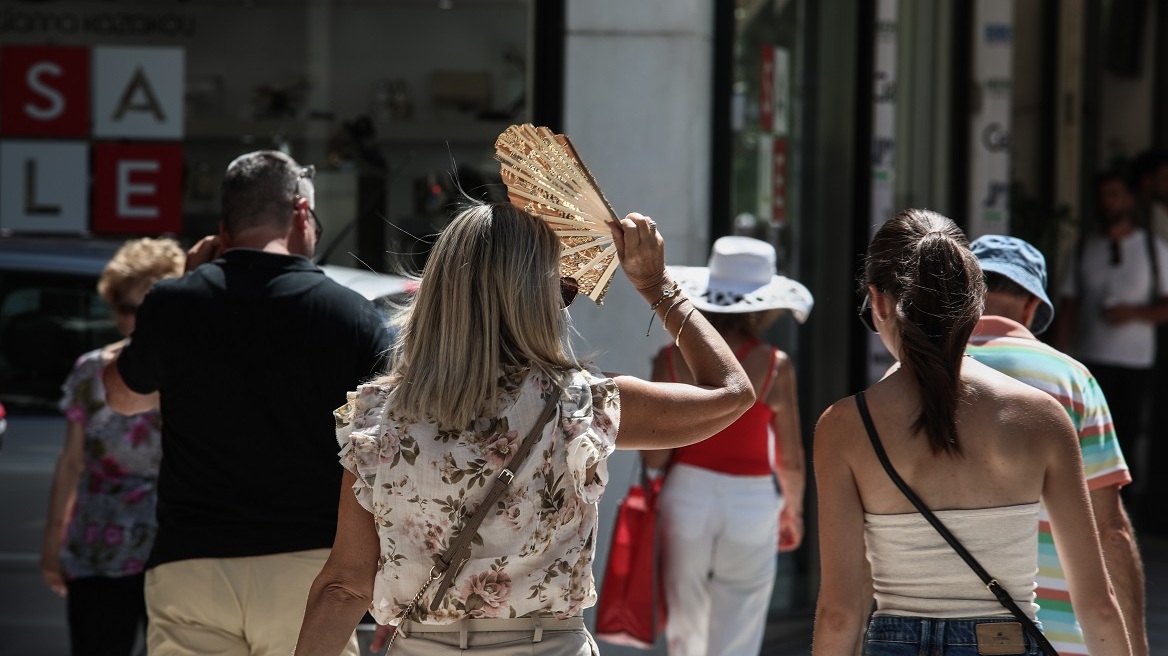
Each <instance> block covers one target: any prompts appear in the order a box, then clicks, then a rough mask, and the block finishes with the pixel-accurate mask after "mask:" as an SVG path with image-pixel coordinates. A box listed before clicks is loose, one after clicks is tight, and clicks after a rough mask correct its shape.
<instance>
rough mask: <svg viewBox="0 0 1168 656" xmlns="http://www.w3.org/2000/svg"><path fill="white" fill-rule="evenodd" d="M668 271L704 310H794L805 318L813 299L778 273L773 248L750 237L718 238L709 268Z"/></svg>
mask: <svg viewBox="0 0 1168 656" xmlns="http://www.w3.org/2000/svg"><path fill="white" fill-rule="evenodd" d="M668 269H669V274H670V275H671V276H673V279H674V280H676V281H677V284H678V286H680V287H681V289H682V290H683V291H684V292H685V294H686V296H688V297H689V298H690V300H691V301H693V304H694V305H695V306H697V308H698V309H699V310H702V311H703V312H724V313H743V312H760V311H762V310H776V309H784V310H790V311H791V313H792V314H793V315H795V319H796V320H797V321H798V322H799V323H803V322H804V321H806V320H807V315H808V314H810V313H811V308H812V307H813V306H814V305H815V300H814V299H813V298H812V297H811V292H809V291H807V288H806V287H804V286H803V285H801V284H799V283H798V282H797V281H795V280H791V279H790V278H786V277H783V276H780V275H776V274H775V248H774V246H771V245H770V244H768V243H767V242H765V241H762V240H759V239H753V238H751V237H722V238H720V239H718V240H717V241H715V242H714V249H713V251H712V252H711V253H710V266H709V267H690V266H671V267H668Z"/></svg>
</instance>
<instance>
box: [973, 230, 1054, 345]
mask: <svg viewBox="0 0 1168 656" xmlns="http://www.w3.org/2000/svg"><path fill="white" fill-rule="evenodd" d="M969 247H970V249H971V250H973V254H974V255H976V256H977V259H978V260H979V261H980V262H981V268H982V271H993V272H994V273H998V274H1001V275H1003V276H1005V277H1007V278H1009V279H1010V280H1012V281H1014V282H1015V283H1017V284H1018V285H1019V286H1020V287H1022V288H1023V289H1025V290H1026V291H1028V292H1030V293H1031V294H1034V295H1035V296H1037V297H1038V301H1039V303H1038V309H1037V310H1035V311H1034V322H1033V323H1032V324H1031V326H1030V330H1032V331H1033V332H1034V334H1035V335H1037V334H1039V333H1041V332H1042V331H1044V330H1046V329H1047V328H1048V327H1050V322H1051V321H1052V320H1053V319H1054V305H1052V304H1051V302H1050V297H1048V296H1047V295H1046V258H1045V257H1043V256H1042V253H1041V252H1039V250H1038V249H1037V248H1035V247H1033V246H1031V245H1030V244H1029V243H1028V242H1026V241H1023V240H1021V239H1018V238H1017V237H1008V236H1006V235H985V236H984V237H978V238H977V239H975V240H974V242H973V243H972V244H970V245H969Z"/></svg>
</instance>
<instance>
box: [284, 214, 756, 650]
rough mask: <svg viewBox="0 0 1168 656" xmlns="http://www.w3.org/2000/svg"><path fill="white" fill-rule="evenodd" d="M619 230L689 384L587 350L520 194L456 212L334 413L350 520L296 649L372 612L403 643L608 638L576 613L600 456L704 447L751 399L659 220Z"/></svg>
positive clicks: (583, 643) (591, 543) (339, 638)
mask: <svg viewBox="0 0 1168 656" xmlns="http://www.w3.org/2000/svg"><path fill="white" fill-rule="evenodd" d="M611 229H612V232H613V238H614V240H615V245H616V248H617V252H618V254H619V257H620V261H621V266H622V268H623V269H624V271H625V275H626V276H627V277H628V279H629V281H630V282H631V283H632V284H633V286H634V287H635V288H636V289H637V291H638V292H639V293H640V294H641V296H642V297H643V298H644V299H645V300H646V301H647V302H648V303H649V305H650V306H651V307H652V308H653V311H654V312H655V313H656V316H657V318H658V319H661V320H662V321H663V322H664V323H665V326H666V329H667V330H668V331H669V332H670V334H671V336H673V337H674V339H675V340H676V342H677V344H678V348H679V349H680V351H681V354H682V356H683V357H684V359H685V362H686V365H687V366H688V367H689V369H690V371H691V372H692V373H693V384H692V385H686V384H676V383H652V382H648V381H645V380H641V379H638V378H633V377H631V376H615V377H610V376H608V375H606V374H601V373H600V372H598V371H597V370H595V369H594V368H592V367H590V366H588V365H586V364H581V363H579V362H577V361H576V360H575V359H574V358H573V357H572V356H571V354H570V351H569V350H568V348H567V336H566V331H565V326H566V320H567V313H566V312H565V311H564V309H565V308H566V307H567V305H568V303H570V301H571V298H572V295H573V292H574V289H575V287H574V286H573V285H572V284H571V281H564V280H561V278H560V273H559V271H560V267H559V258H560V243H559V241H558V240H557V238H556V235H555V234H554V233H553V231H552V229H551V228H550V227H549V225H548V224H547V223H545V222H544V221H542V220H540V219H538V218H535V217H533V216H531V215H529V214H527V213H526V212H524V211H522V210H520V209H519V208H517V207H515V206H513V205H510V204H494V205H484V204H476V205H473V206H471V207H469V208H468V209H466V210H465V211H463V212H461V213H460V214H459V215H458V216H457V217H455V218H454V220H453V221H452V222H451V223H450V225H449V226H448V227H447V228H446V230H445V231H444V232H443V234H442V235H441V236H440V237H439V238H438V240H437V242H436V243H435V245H434V250H433V253H432V255H431V258H430V261H429V263H428V265H427V267H426V270H425V275H424V276H423V278H422V281H421V285H420V287H419V288H418V291H417V295H416V296H415V297H414V299H413V302H412V304H411V306H410V307H409V308H408V310H407V311H406V313H405V315H404V318H403V327H402V332H401V337H400V342H399V346H400V348H399V356H398V357H399V359H398V361H397V364H396V366H395V367H394V370H393V372H392V373H391V374H390V375H389V376H386V377H385V378H383V379H381V380H378V381H376V382H374V383H373V384H371V385H366V386H364V387H362V388H360V389H359V390H358V391H357V392H356V393H355V394H353V395H352V401H351V402H350V403H349V404H348V405H347V406H346V407H345V408H343V409H342V410H341V411H340V412H339V413H338V424H339V425H340V428H339V429H338V432H337V435H338V439H339V441H340V443H341V446H342V450H341V463H342V464H343V465H344V466H345V469H346V470H347V471H346V474H345V480H344V483H343V489H342V497H341V508H340V519H339V523H338V526H337V536H336V542H335V544H334V546H333V551H332V555H331V556H330V557H329V560H328V562H327V563H326V564H325V567H324V569H323V570H322V571H321V574H320V576H319V577H318V578H317V580H316V583H315V584H314V585H313V587H312V591H311V593H310V595H309V600H308V609H307V612H306V614H305V618H304V624H303V626H302V627H301V630H300V638H299V644H298V647H297V651H296V653H297V654H337V653H338V652H340V650H341V649H342V648H343V647H344V645H345V641H346V639H347V637H348V636H349V634H350V633H351V632H352V630H353V627H354V626H355V625H356V623H357V622H358V621H359V620H360V618H361V616H362V614H363V613H364V612H365V611H366V610H370V611H371V612H372V613H373V616H374V617H375V618H376V619H377V620H378V621H379V622H381V623H383V624H387V623H388V624H394V625H397V627H398V629H397V635H396V636H395V637H396V639H397V642H396V644H394V645H393V650H394V651H393V653H394V654H448V653H449V654H454V653H463V652H462V651H460V649H463V650H465V649H469V651H470V652H471V653H479V652H482V653H491V654H503V653H512V652H511V650H515V651H514V653H526V654H531V653H536V654H593V653H596V646H595V643H594V642H593V641H592V638H591V636H590V635H589V634H588V632H587V631H586V630H585V629H584V623H583V618H582V613H583V610H584V609H585V608H587V607H589V606H591V605H593V604H594V603H595V601H596V591H595V588H594V586H593V579H592V561H593V556H594V553H595V550H596V523H597V501H598V499H599V498H600V495H601V493H602V492H603V491H604V487H605V484H606V482H607V480H608V472H607V469H606V460H607V458H608V456H609V455H610V454H611V453H612V451H613V449H615V448H624V449H660V448H672V447H677V446H684V445H686V444H690V443H693V442H696V441H698V440H701V439H703V438H705V437H707V436H709V435H712V434H714V433H716V432H718V431H719V430H721V429H722V428H724V427H725V426H727V425H729V424H730V422H732V421H733V420H734V419H735V418H737V417H738V416H739V415H741V414H742V413H743V412H744V411H745V410H746V409H747V408H748V407H750V405H751V404H752V403H753V401H754V394H753V392H752V390H751V385H750V380H749V379H748V378H747V377H746V374H745V372H744V371H743V369H742V367H741V366H740V365H739V364H738V362H737V360H736V359H735V357H734V354H733V353H732V352H731V351H730V349H729V348H728V347H727V346H726V343H725V342H724V341H723V340H722V339H721V338H720V337H719V336H718V334H717V331H715V330H714V329H713V328H712V327H711V326H710V325H709V323H707V322H706V320H705V319H704V318H703V317H702V315H701V313H699V312H696V311H695V310H694V306H693V304H692V303H691V302H690V301H689V300H688V299H687V298H686V297H685V296H684V294H682V293H680V291H679V290H678V289H677V287H676V285H675V284H674V282H673V281H672V280H670V278H669V276H668V274H667V273H666V270H665V249H664V241H663V240H662V238H661V236H660V235H659V234H658V233H657V231H656V224H655V223H653V222H652V221H650V220H649V219H648V218H646V217H643V216H640V215H638V214H630V215H629V216H627V217H626V218H625V219H623V220H622V221H620V223H614V224H612V225H611ZM528 454H529V455H528ZM496 481H498V482H496ZM500 486H502V487H501V488H500ZM495 489H502V490H503V491H502V492H501V493H500V494H499V495H498V496H497V497H496V496H494V495H492V496H491V497H487V496H486V495H487V494H488V492H489V491H491V490H495ZM476 511H479V512H476ZM480 521H481V523H479V522H480ZM476 524H478V528H477V529H476V528H475V525H476Z"/></svg>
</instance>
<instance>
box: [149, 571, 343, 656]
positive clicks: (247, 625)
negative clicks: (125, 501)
mask: <svg viewBox="0 0 1168 656" xmlns="http://www.w3.org/2000/svg"><path fill="white" fill-rule="evenodd" d="M328 555H329V550H328V549H313V550H311V551H296V552H292V553H283V554H272V555H268V556H250V557H245V558H198V559H194V560H180V561H176V562H172V563H166V564H165V565H159V566H158V567H155V568H153V569H151V570H149V571H148V572H146V610H147V614H148V615H149V617H150V623H149V627H148V630H147V636H146V643H147V645H148V647H149V651H150V656H196V655H197V656H203V655H206V654H216V655H220V656H287V655H288V654H290V653H292V649H293V647H294V646H295V645H296V637H297V635H298V634H299V633H300V623H301V621H302V620H303V619H304V607H305V604H306V603H307V601H308V589H309V587H310V586H311V585H312V582H313V580H314V579H315V578H316V575H317V574H318V573H319V572H320V568H321V566H323V565H324V561H325V560H326V559H327V558H328ZM344 653H345V654H346V655H347V656H356V655H357V653H358V649H357V636H356V633H354V634H353V637H352V638H351V639H350V640H349V646H348V648H346V650H345V652H344Z"/></svg>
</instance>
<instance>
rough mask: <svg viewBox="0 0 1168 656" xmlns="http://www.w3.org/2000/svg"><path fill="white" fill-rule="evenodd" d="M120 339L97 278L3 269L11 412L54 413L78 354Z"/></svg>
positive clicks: (0, 297)
mask: <svg viewBox="0 0 1168 656" xmlns="http://www.w3.org/2000/svg"><path fill="white" fill-rule="evenodd" d="M120 338H121V335H119V334H118V331H117V326H116V324H115V322H114V317H113V313H112V311H111V310H110V308H109V306H108V305H106V303H105V302H104V301H103V300H102V299H101V297H100V296H98V294H97V280H96V279H95V278H93V277H90V276H71V275H61V274H51V273H40V272H36V273H32V272H12V271H3V272H0V400H2V401H3V403H4V405H5V406H6V407H7V408H8V411H9V412H10V413H14V414H15V413H20V412H25V413H27V412H35V413H45V412H55V411H56V407H57V402H58V401H59V400H60V398H61V383H63V382H64V381H65V377H66V376H67V375H68V374H69V371H70V370H71V369H72V368H73V363H74V362H75V361H76V360H77V357H78V356H79V355H81V354H82V353H85V352H87V351H91V350H93V349H95V348H98V347H100V346H102V345H104V344H109V343H110V342H115V341H117V340H118V339H120Z"/></svg>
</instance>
